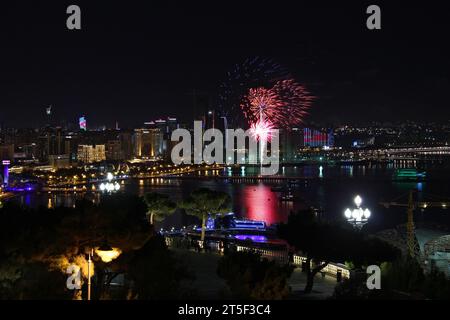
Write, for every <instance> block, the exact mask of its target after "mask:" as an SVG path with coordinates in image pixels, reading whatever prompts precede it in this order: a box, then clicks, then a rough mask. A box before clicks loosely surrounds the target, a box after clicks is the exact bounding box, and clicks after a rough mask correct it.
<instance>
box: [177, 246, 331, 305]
mask: <svg viewBox="0 0 450 320" xmlns="http://www.w3.org/2000/svg"><path fill="white" fill-rule="evenodd" d="M171 250H172V251H173V252H175V254H176V256H177V257H178V258H179V259H180V260H182V261H183V262H184V263H185V264H186V266H187V267H188V268H189V269H190V272H191V273H193V274H194V275H195V280H194V281H192V282H186V283H184V284H183V285H184V286H185V287H186V288H188V289H191V290H192V291H193V295H192V298H193V299H207V300H214V299H226V298H229V297H230V293H229V290H228V288H227V285H226V283H225V281H224V280H223V279H221V278H220V277H219V276H218V275H217V263H218V261H219V259H220V255H218V254H215V253H206V252H201V253H198V252H195V251H189V250H183V249H171ZM305 284H306V275H305V274H304V273H303V272H301V270H300V268H296V269H295V270H294V272H293V273H292V276H291V278H290V279H289V285H290V287H291V289H292V295H291V297H290V299H308V300H310V299H312V300H316V299H326V298H327V297H329V296H331V295H332V294H333V291H334V287H335V286H336V279H335V278H333V277H329V276H326V277H325V278H322V276H321V275H320V274H319V275H317V276H316V279H315V281H314V287H313V291H312V292H311V293H310V294H308V295H304V294H303V289H304V287H305Z"/></svg>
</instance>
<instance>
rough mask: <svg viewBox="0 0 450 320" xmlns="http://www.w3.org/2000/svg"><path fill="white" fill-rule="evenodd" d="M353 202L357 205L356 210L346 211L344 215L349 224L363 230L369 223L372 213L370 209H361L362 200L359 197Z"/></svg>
mask: <svg viewBox="0 0 450 320" xmlns="http://www.w3.org/2000/svg"><path fill="white" fill-rule="evenodd" d="M353 202H354V203H355V206H356V208H354V209H353V210H351V209H350V208H347V209H345V211H344V215H345V218H346V219H347V221H348V223H350V224H352V225H353V226H354V227H356V228H358V229H360V230H361V228H362V227H363V226H364V225H365V224H366V223H367V222H368V221H369V218H370V214H371V212H370V210H369V209H367V208H365V209H363V208H362V207H361V203H362V198H361V197H360V196H359V195H357V196H356V197H355V198H354V199H353Z"/></svg>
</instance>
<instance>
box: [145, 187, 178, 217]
mask: <svg viewBox="0 0 450 320" xmlns="http://www.w3.org/2000/svg"><path fill="white" fill-rule="evenodd" d="M144 201H145V203H146V204H147V216H148V218H149V222H150V224H153V221H154V220H158V221H159V220H162V219H163V218H165V217H167V216H169V215H171V214H172V213H174V212H175V210H176V209H177V205H176V204H175V202H173V201H171V200H170V198H169V196H167V195H165V194H160V193H156V192H152V193H147V194H146V195H145V196H144Z"/></svg>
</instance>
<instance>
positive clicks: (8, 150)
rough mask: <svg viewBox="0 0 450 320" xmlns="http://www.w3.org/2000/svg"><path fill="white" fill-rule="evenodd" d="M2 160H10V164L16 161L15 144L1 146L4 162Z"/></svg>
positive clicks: (1, 157) (0, 157)
mask: <svg viewBox="0 0 450 320" xmlns="http://www.w3.org/2000/svg"><path fill="white" fill-rule="evenodd" d="M2 160H8V161H10V162H11V161H13V160H14V145H13V144H2V145H0V161H2Z"/></svg>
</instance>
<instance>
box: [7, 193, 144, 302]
mask: <svg viewBox="0 0 450 320" xmlns="http://www.w3.org/2000/svg"><path fill="white" fill-rule="evenodd" d="M145 217H146V205H145V203H144V201H143V200H142V199H141V198H139V197H137V196H128V195H121V194H117V195H115V196H114V197H105V198H103V199H102V201H101V203H100V204H99V205H95V204H93V203H92V202H91V201H80V202H77V204H76V206H75V208H64V207H61V208H56V209H47V208H39V209H35V210H31V209H29V208H23V207H19V206H17V205H16V204H14V203H12V202H8V203H5V205H4V207H3V208H2V209H1V210H0V220H1V223H0V295H1V296H0V298H1V297H12V298H14V299H20V298H26V297H33V295H34V294H36V298H38V297H39V293H38V292H36V290H34V291H33V288H27V286H31V285H36V284H35V283H32V282H31V281H25V282H24V281H21V279H25V278H26V277H33V274H38V273H39V274H40V276H39V277H40V278H42V279H47V278H46V275H45V272H48V273H49V274H50V273H54V272H56V273H57V274H59V275H60V277H54V276H53V277H51V278H52V279H53V281H54V282H53V283H52V284H51V285H46V286H47V287H48V289H49V292H47V293H46V295H47V296H52V297H53V296H55V297H64V296H65V297H67V296H71V295H72V294H73V292H70V291H69V292H67V289H66V283H65V280H66V279H67V274H66V270H67V267H68V266H69V265H70V264H72V263H73V264H76V265H78V266H80V267H81V268H82V269H84V267H85V266H86V259H85V251H84V249H85V248H86V247H93V246H98V245H99V244H100V243H101V242H102V241H104V240H107V242H108V243H109V244H110V245H111V246H112V247H114V248H119V249H120V250H121V251H122V252H123V254H126V253H128V252H130V251H134V250H138V249H140V248H141V247H142V246H143V245H144V244H145V243H146V242H147V240H148V239H149V238H150V237H151V236H152V233H151V228H150V227H149V225H148V223H146V219H145ZM95 259H97V260H96V261H95V270H96V271H99V272H96V274H99V273H101V270H102V269H103V267H105V265H104V264H102V262H101V261H100V260H99V258H97V257H95ZM45 270H46V271H45ZM86 270H87V269H86ZM49 277H50V275H49ZM83 277H84V279H86V273H85V272H83ZM38 280H39V279H36V283H37V282H38ZM100 282H101V281H100ZM40 286H42V285H40V284H39V285H37V286H36V288H39V287H40ZM52 288H54V289H55V291H54V292H53V293H52V292H50V290H53V289H52ZM93 289H94V288H93ZM96 289H98V288H96ZM93 291H94V292H95V290H93ZM97 291H98V290H97Z"/></svg>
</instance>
